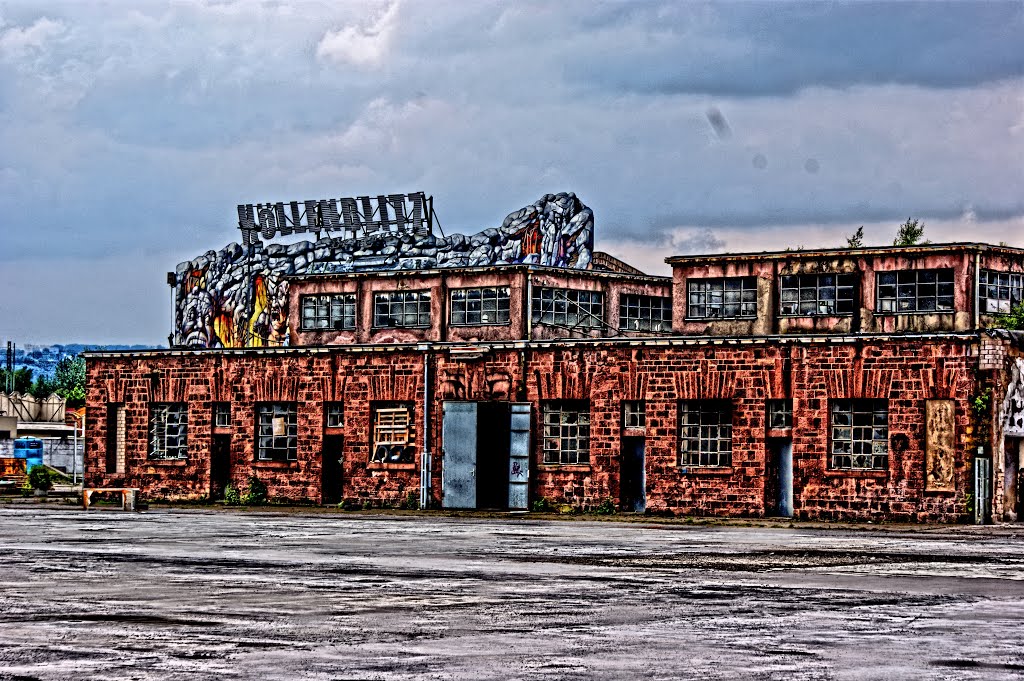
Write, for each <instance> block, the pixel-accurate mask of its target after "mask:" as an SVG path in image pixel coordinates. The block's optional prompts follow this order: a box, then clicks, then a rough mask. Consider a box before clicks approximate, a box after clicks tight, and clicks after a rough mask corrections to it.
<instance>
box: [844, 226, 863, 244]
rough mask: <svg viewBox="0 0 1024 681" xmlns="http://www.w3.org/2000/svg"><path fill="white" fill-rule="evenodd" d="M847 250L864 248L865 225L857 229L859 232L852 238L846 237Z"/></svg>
mask: <svg viewBox="0 0 1024 681" xmlns="http://www.w3.org/2000/svg"><path fill="white" fill-rule="evenodd" d="M846 247H847V248H863V247H864V225H861V226H860V227H858V228H857V231H856V232H854V233H853V235H852V236H848V237H846Z"/></svg>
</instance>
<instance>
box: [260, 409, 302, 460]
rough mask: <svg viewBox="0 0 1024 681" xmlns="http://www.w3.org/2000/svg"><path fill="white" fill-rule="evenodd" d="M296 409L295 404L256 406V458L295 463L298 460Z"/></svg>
mask: <svg viewBox="0 0 1024 681" xmlns="http://www.w3.org/2000/svg"><path fill="white" fill-rule="evenodd" d="M297 421H298V408H297V406H296V404H295V402H268V403H266V404H258V405H256V458H257V459H258V460H260V461H295V459H296V458H298V440H299V438H298V435H299V429H298V423H297Z"/></svg>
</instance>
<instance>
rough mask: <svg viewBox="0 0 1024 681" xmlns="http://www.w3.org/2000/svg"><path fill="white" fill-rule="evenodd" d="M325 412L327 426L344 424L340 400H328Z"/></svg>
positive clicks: (343, 413) (339, 426)
mask: <svg viewBox="0 0 1024 681" xmlns="http://www.w3.org/2000/svg"><path fill="white" fill-rule="evenodd" d="M326 412H327V424H326V425H327V427H328V428H341V427H342V426H344V425H345V412H344V409H343V405H342V403H341V402H328V403H327V408H326Z"/></svg>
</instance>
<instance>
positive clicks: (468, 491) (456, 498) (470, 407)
mask: <svg viewBox="0 0 1024 681" xmlns="http://www.w3.org/2000/svg"><path fill="white" fill-rule="evenodd" d="M441 408H442V415H441V419H442V421H441V438H442V443H443V455H442V457H441V491H442V494H443V500H442V502H441V503H442V506H443V507H444V508H476V412H477V406H476V402H444V403H442V405H441Z"/></svg>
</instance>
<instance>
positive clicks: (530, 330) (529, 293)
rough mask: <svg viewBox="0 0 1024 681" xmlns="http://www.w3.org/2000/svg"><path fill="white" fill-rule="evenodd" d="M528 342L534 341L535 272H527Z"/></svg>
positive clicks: (528, 270)
mask: <svg viewBox="0 0 1024 681" xmlns="http://www.w3.org/2000/svg"><path fill="white" fill-rule="evenodd" d="M526 340H528V341H529V340H533V270H531V269H527V270H526Z"/></svg>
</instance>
